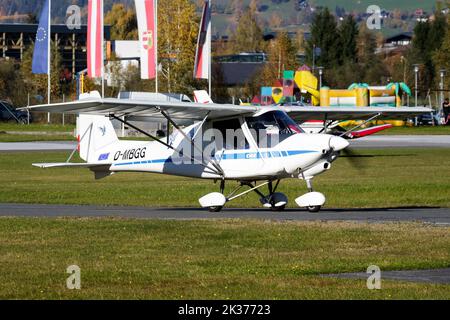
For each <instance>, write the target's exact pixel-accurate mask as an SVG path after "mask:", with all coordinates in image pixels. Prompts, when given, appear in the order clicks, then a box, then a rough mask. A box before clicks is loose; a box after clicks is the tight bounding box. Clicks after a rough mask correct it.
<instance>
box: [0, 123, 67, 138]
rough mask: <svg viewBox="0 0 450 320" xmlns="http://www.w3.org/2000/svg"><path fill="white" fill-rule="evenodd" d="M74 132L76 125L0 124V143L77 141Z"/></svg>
mask: <svg viewBox="0 0 450 320" xmlns="http://www.w3.org/2000/svg"><path fill="white" fill-rule="evenodd" d="M74 130H75V126H74V125H65V126H63V125H56V124H50V125H47V124H35V123H33V124H30V125H18V124H15V123H11V122H9V123H5V122H0V142H31V141H75V138H74V136H73V132H74ZM11 132H12V133H11Z"/></svg>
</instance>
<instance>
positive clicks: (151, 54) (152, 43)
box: [135, 0, 157, 79]
mask: <svg viewBox="0 0 450 320" xmlns="http://www.w3.org/2000/svg"><path fill="white" fill-rule="evenodd" d="M135 3H136V13H137V20H138V29H139V48H140V52H141V79H154V78H156V53H157V52H156V50H157V38H156V37H157V29H156V17H155V8H156V5H155V0H135Z"/></svg>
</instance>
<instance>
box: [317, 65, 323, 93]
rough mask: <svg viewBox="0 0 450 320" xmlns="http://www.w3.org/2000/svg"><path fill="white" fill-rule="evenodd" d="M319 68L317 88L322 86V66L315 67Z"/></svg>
mask: <svg viewBox="0 0 450 320" xmlns="http://www.w3.org/2000/svg"><path fill="white" fill-rule="evenodd" d="M317 69H318V70H319V90H320V88H322V76H323V67H317Z"/></svg>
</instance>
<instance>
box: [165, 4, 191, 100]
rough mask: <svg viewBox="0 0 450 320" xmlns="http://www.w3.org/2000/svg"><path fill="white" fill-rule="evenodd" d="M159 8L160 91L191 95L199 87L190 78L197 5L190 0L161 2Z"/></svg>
mask: <svg viewBox="0 0 450 320" xmlns="http://www.w3.org/2000/svg"><path fill="white" fill-rule="evenodd" d="M158 11H159V12H158V16H159V20H158V54H159V57H160V61H161V64H162V68H163V72H162V73H160V87H161V91H165V92H169V91H171V92H178V93H186V94H192V91H193V90H194V89H196V88H197V87H198V86H199V83H198V82H197V81H195V80H194V79H193V72H194V71H193V69H194V59H195V50H196V45H197V35H198V28H199V22H200V17H199V16H198V15H197V14H196V6H195V4H194V3H192V2H191V1H189V0H172V1H161V2H160V3H159V6H158ZM169 89H170V90H169Z"/></svg>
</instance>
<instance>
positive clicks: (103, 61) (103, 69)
mask: <svg viewBox="0 0 450 320" xmlns="http://www.w3.org/2000/svg"><path fill="white" fill-rule="evenodd" d="M100 3H101V6H102V7H101V11H102V14H101V15H100V19H101V21H100V26H101V28H102V31H101V32H102V46H101V47H102V98H103V99H104V98H105V48H104V46H105V38H104V36H105V27H104V25H103V21H104V20H103V15H104V14H105V9H104V7H105V6H104V3H103V0H102V1H101V2H100Z"/></svg>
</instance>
